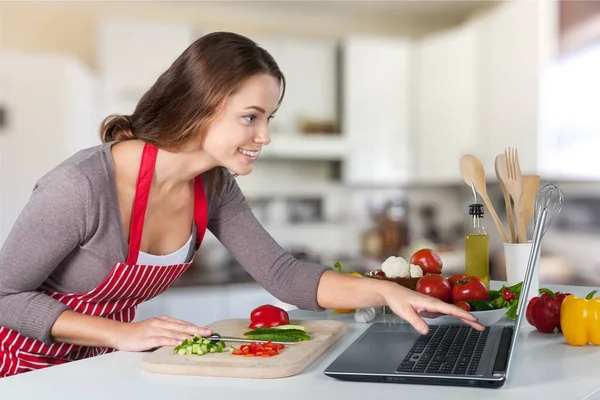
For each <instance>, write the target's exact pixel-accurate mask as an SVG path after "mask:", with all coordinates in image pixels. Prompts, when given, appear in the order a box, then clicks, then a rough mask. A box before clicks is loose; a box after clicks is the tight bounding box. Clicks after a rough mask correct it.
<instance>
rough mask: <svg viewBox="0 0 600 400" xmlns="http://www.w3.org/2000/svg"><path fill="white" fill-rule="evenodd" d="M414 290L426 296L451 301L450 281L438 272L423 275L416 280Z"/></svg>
mask: <svg viewBox="0 0 600 400" xmlns="http://www.w3.org/2000/svg"><path fill="white" fill-rule="evenodd" d="M415 290H416V291H417V292H419V293H423V294H426V295H428V296H432V297H437V298H438V299H440V300H442V301H445V302H446V303H451V302H452V288H451V287H450V283H449V282H448V280H447V279H446V278H444V277H443V276H442V275H440V274H434V275H425V276H423V277H422V278H421V279H419V280H418V282H417V287H416V288H415Z"/></svg>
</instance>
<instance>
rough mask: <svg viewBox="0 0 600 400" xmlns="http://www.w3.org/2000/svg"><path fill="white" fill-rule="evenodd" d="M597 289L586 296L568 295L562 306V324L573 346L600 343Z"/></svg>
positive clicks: (599, 310) (599, 312)
mask: <svg viewBox="0 0 600 400" xmlns="http://www.w3.org/2000/svg"><path fill="white" fill-rule="evenodd" d="M596 292H597V291H596V290H594V291H593V292H591V293H590V294H588V295H587V296H586V297H585V298H579V297H577V296H574V295H569V296H567V297H566V298H565V299H564V301H563V303H562V305H561V308H560V325H561V327H562V331H563V335H564V337H565V340H566V341H567V343H568V344H570V345H571V346H585V345H587V344H588V343H592V344H594V345H597V346H598V345H600V297H595V298H594V295H595V294H596Z"/></svg>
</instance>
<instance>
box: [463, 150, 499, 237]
mask: <svg viewBox="0 0 600 400" xmlns="http://www.w3.org/2000/svg"><path fill="white" fill-rule="evenodd" d="M460 172H461V174H462V177H463V180H464V181H465V183H466V184H467V185H469V186H470V185H471V184H473V185H474V186H475V190H477V193H479V195H480V196H481V199H482V200H483V203H484V204H485V206H486V207H487V209H488V212H489V213H490V215H491V217H492V219H493V220H494V223H495V224H496V228H498V231H499V232H500V235H501V236H502V240H503V241H504V242H505V243H510V239H509V238H508V236H507V235H506V231H505V230H504V226H503V225H502V221H500V218H498V214H496V209H495V208H494V205H493V204H492V201H491V200H490V197H489V196H488V193H487V187H486V183H485V170H484V169H483V165H482V164H481V161H479V159H477V157H475V156H474V155H471V154H465V155H464V156H463V157H462V158H461V159H460Z"/></svg>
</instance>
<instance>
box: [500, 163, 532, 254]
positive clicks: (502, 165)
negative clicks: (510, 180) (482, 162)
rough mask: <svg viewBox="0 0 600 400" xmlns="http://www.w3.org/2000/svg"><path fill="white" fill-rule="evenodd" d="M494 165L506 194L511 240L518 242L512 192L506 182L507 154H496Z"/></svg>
mask: <svg viewBox="0 0 600 400" xmlns="http://www.w3.org/2000/svg"><path fill="white" fill-rule="evenodd" d="M494 167H495V169H496V177H497V178H498V183H499V184H500V189H502V194H503V195H504V203H505V204H506V216H507V218H508V226H509V228H510V242H511V243H517V228H516V225H515V216H514V214H513V208H512V203H511V200H510V193H508V189H506V184H505V183H504V182H505V181H506V179H507V176H506V175H507V172H508V170H507V169H506V156H505V155H504V154H498V155H497V156H496V160H495V163H494ZM532 210H533V208H532Z"/></svg>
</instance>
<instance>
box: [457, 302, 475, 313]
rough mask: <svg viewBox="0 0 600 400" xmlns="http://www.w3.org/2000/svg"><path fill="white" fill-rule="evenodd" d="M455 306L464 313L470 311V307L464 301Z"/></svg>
mask: <svg viewBox="0 0 600 400" xmlns="http://www.w3.org/2000/svg"><path fill="white" fill-rule="evenodd" d="M455 306H457V307H460V308H462V309H463V310H465V311H471V306H470V305H469V303H467V302H466V301H457V302H456V304H455Z"/></svg>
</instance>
